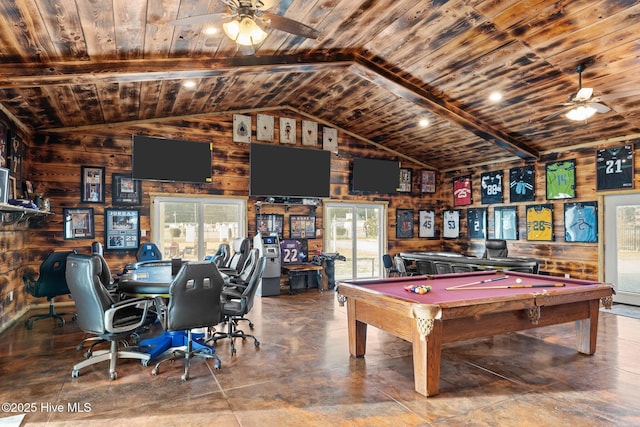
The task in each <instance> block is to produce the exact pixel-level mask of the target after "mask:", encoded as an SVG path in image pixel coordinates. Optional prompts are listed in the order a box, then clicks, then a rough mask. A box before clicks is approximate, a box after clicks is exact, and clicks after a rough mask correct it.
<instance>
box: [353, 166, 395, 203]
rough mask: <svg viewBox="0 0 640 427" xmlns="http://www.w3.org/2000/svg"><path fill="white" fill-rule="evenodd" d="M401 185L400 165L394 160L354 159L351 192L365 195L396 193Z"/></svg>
mask: <svg viewBox="0 0 640 427" xmlns="http://www.w3.org/2000/svg"><path fill="white" fill-rule="evenodd" d="M399 185H400V164H399V163H398V162H397V161H393V160H382V159H367V158H362V157H356V158H354V159H353V168H352V171H351V190H352V191H353V192H356V193H357V192H363V193H382V194H389V193H396V192H397V190H398V187H399Z"/></svg>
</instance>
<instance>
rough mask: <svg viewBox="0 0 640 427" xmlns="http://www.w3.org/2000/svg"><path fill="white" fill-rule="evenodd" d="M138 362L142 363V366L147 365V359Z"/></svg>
mask: <svg viewBox="0 0 640 427" xmlns="http://www.w3.org/2000/svg"><path fill="white" fill-rule="evenodd" d="M140 363H142V366H144V367H147V366H149V361H148V360H141V361H140Z"/></svg>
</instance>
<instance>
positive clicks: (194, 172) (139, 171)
mask: <svg viewBox="0 0 640 427" xmlns="http://www.w3.org/2000/svg"><path fill="white" fill-rule="evenodd" d="M211 151H212V144H211V143H208V142H195V141H183V140H179V139H167V138H156V137H151V136H143V135H133V149H132V165H131V169H132V171H133V179H146V180H154V181H177V182H193V183H210V182H211V170H212V167H211Z"/></svg>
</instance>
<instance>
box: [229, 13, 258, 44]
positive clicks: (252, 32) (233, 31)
mask: <svg viewBox="0 0 640 427" xmlns="http://www.w3.org/2000/svg"><path fill="white" fill-rule="evenodd" d="M222 29H223V30H224V33H225V34H226V35H227V37H229V38H230V39H231V40H233V41H235V42H236V43H238V44H239V45H242V46H253V45H257V44H260V43H262V41H263V40H264V39H265V38H266V37H267V33H265V32H264V31H263V30H262V28H260V27H259V26H258V24H256V23H255V21H254V20H253V19H251V18H249V17H247V16H244V17H242V18H241V19H240V20H235V19H234V20H233V21H229V22H225V23H224V24H222Z"/></svg>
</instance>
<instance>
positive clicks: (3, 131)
mask: <svg viewBox="0 0 640 427" xmlns="http://www.w3.org/2000/svg"><path fill="white" fill-rule="evenodd" d="M7 160H8V159H7V128H6V127H5V126H4V125H3V124H2V123H0V168H6V167H7Z"/></svg>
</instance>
